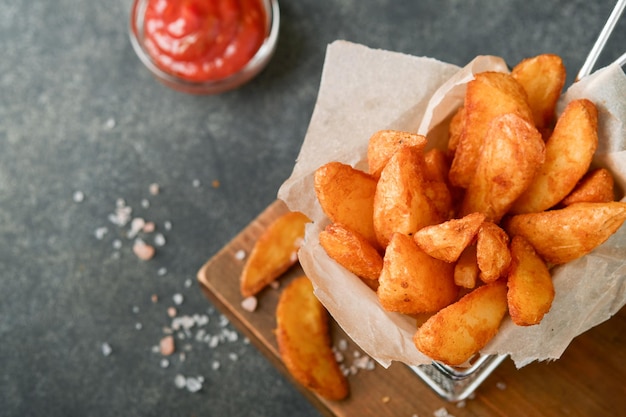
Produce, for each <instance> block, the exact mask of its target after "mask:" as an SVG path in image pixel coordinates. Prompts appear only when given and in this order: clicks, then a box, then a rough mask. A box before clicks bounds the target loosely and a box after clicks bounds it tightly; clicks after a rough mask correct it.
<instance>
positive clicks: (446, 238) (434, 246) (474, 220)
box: [413, 213, 485, 262]
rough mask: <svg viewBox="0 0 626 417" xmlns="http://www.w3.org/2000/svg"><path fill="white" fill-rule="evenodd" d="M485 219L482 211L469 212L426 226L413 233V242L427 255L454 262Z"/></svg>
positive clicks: (470, 241)
mask: <svg viewBox="0 0 626 417" xmlns="http://www.w3.org/2000/svg"><path fill="white" fill-rule="evenodd" d="M484 221H485V215H484V214H482V213H471V214H468V215H467V216H464V217H462V218H460V219H451V220H448V221H446V222H443V223H439V224H435V225H432V226H426V227H424V228H422V229H420V230H418V231H417V233H415V235H414V236H413V239H415V243H417V245H418V246H419V247H420V248H421V249H422V250H423V251H424V252H426V253H427V254H428V255H430V256H432V257H433V258H437V259H440V260H442V261H445V262H456V261H457V260H458V259H459V256H461V253H462V252H463V250H465V248H466V247H467V246H469V244H470V243H472V241H473V240H474V238H475V237H476V234H477V233H478V229H479V228H480V225H481V224H482V223H483V222H484Z"/></svg>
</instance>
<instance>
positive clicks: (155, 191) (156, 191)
mask: <svg viewBox="0 0 626 417" xmlns="http://www.w3.org/2000/svg"><path fill="white" fill-rule="evenodd" d="M148 189H149V191H150V194H152V195H157V194H159V192H160V191H161V188H160V187H159V184H157V183H152V184H150V187H149V188H148Z"/></svg>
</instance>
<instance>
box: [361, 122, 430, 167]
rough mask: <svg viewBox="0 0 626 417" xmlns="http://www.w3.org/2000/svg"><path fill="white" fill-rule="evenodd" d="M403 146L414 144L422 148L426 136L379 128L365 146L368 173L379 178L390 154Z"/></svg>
mask: <svg viewBox="0 0 626 417" xmlns="http://www.w3.org/2000/svg"><path fill="white" fill-rule="evenodd" d="M405 146H414V147H416V148H418V149H420V150H423V149H424V147H425V146H426V138H425V137H424V136H422V135H418V134H415V133H410V132H402V131H398V130H379V131H378V132H376V133H374V134H373V135H372V136H371V137H370V140H369V142H368V146H367V163H368V167H369V173H370V175H372V176H373V177H374V178H379V177H380V173H381V172H382V170H383V168H384V167H385V165H387V162H388V161H389V159H390V158H391V156H392V155H393V154H394V153H396V151H397V150H398V149H400V148H402V147H405Z"/></svg>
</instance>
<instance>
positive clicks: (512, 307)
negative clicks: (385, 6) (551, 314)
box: [507, 236, 554, 326]
mask: <svg viewBox="0 0 626 417" xmlns="http://www.w3.org/2000/svg"><path fill="white" fill-rule="evenodd" d="M511 257H512V261H511V269H510V271H509V274H508V280H507V286H508V289H509V290H508V292H507V300H508V306H509V315H510V316H511V320H513V323H515V324H517V325H518V326H533V325H535V324H539V323H540V322H541V320H542V319H543V316H544V315H545V314H546V313H547V312H548V311H550V307H551V306H552V301H553V300H554V285H553V284H552V276H551V275H550V270H549V269H548V266H547V265H546V263H545V262H544V260H543V259H541V258H540V257H539V255H537V253H536V252H535V249H534V248H533V247H532V246H531V244H530V243H528V241H527V240H526V239H525V238H524V237H522V236H514V237H513V239H512V240H511Z"/></svg>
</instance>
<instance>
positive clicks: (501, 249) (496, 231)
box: [476, 222, 511, 283]
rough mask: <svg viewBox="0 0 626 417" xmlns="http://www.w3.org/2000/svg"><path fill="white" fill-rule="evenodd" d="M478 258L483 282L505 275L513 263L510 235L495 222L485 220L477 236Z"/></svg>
mask: <svg viewBox="0 0 626 417" xmlns="http://www.w3.org/2000/svg"><path fill="white" fill-rule="evenodd" d="M476 259H477V261H478V269H479V270H480V275H479V276H480V279H481V280H482V281H483V282H487V283H489V282H493V281H495V280H497V279H498V278H500V277H503V276H504V275H505V274H506V272H507V269H508V268H509V266H510V264H511V251H510V250H509V236H508V235H507V234H506V232H505V231H504V230H503V229H502V228H500V227H499V226H498V225H496V224H495V223H491V222H484V223H483V224H482V225H481V226H480V230H479V231H478V236H477V238H476Z"/></svg>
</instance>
